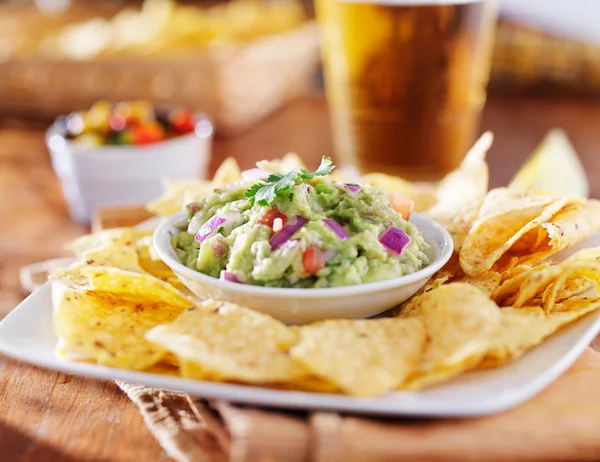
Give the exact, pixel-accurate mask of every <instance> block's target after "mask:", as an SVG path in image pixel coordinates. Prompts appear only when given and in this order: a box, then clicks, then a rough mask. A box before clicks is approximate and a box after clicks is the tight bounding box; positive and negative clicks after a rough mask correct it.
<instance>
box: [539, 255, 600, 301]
mask: <svg viewBox="0 0 600 462" xmlns="http://www.w3.org/2000/svg"><path fill="white" fill-rule="evenodd" d="M559 268H560V270H561V271H560V273H559V274H558V275H557V277H556V280H555V281H554V283H553V284H552V286H551V287H549V288H548V291H547V292H546V293H544V297H543V301H544V309H545V310H546V311H554V310H555V308H556V307H555V305H556V303H557V302H558V301H559V300H560V298H561V295H560V293H561V292H563V291H564V290H565V289H566V288H567V287H568V283H569V281H570V280H573V279H579V278H581V277H584V278H586V279H588V280H589V281H590V282H591V283H593V284H595V286H596V293H600V290H599V289H600V263H597V262H588V261H571V262H565V263H564V264H562V265H560V266H559ZM575 284H576V285H581V284H582V283H581V281H578V282H576V283H575ZM568 290H569V291H571V290H573V288H572V286H571V287H569V289H568Z"/></svg>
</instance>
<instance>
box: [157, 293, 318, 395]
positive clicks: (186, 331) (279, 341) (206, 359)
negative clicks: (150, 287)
mask: <svg viewBox="0 0 600 462" xmlns="http://www.w3.org/2000/svg"><path fill="white" fill-rule="evenodd" d="M146 338H147V339H148V340H150V341H151V342H154V343H155V344H157V345H160V346H161V347H162V348H165V349H167V350H169V351H170V352H171V353H173V354H174V355H176V356H177V357H178V359H179V361H180V362H181V373H182V375H183V376H184V377H188V378H197V379H210V380H219V381H241V382H247V383H277V382H293V381H296V380H298V379H301V378H304V377H306V376H308V372H307V371H306V370H305V369H304V368H303V367H302V366H301V365H300V364H298V363H296V362H295V361H293V360H292V359H291V358H290V356H289V355H288V354H287V353H286V350H287V349H288V348H289V347H290V346H292V344H293V343H294V342H295V340H296V335H295V334H294V333H293V332H292V331H290V330H289V329H288V328H287V327H286V326H285V325H284V324H282V323H280V322H279V321H277V320H275V319H273V318H271V317H270V316H267V315H265V314H262V313H258V312H255V311H251V310H248V309H246V308H242V307H239V306H236V305H234V304H232V303H227V302H218V301H215V300H207V301H206V302H204V303H202V304H200V305H198V306H196V307H192V308H190V309H188V310H186V311H185V312H183V313H182V314H181V316H180V317H178V318H177V320H176V321H175V322H172V323H171V324H165V325H163V326H158V327H156V328H155V329H153V330H151V331H150V332H148V334H147V335H146Z"/></svg>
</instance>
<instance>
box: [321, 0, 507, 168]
mask: <svg viewBox="0 0 600 462" xmlns="http://www.w3.org/2000/svg"><path fill="white" fill-rule="evenodd" d="M315 4H316V11H317V16H318V19H319V23H320V26H321V35H322V49H323V61H324V71H325V81H326V90H327V99H328V102H329V106H330V114H331V120H332V127H333V136H334V146H335V150H336V154H337V158H338V159H339V161H340V163H341V164H342V165H348V166H354V167H357V168H358V169H359V170H360V171H361V172H363V173H364V172H373V171H379V172H387V173H391V174H396V175H399V176H402V177H405V178H408V179H412V180H433V179H438V178H440V177H441V176H443V175H444V174H445V173H447V172H449V171H451V170H453V169H454V168H456V166H457V165H458V164H459V163H460V161H461V160H462V158H463V156H464V154H465V153H466V152H467V150H468V148H469V147H470V146H471V144H472V143H473V142H474V139H475V135H476V131H477V129H478V124H479V117H480V114H481V111H482V109H483V106H484V104H485V98H486V86H487V81H488V76H489V69H490V61H491V50H492V45H493V36H494V31H495V21H496V13H497V4H496V1H495V0H315Z"/></svg>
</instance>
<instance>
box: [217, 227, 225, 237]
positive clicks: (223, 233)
mask: <svg viewBox="0 0 600 462" xmlns="http://www.w3.org/2000/svg"><path fill="white" fill-rule="evenodd" d="M217 234H222V235H223V236H224V235H225V228H223V227H222V226H221V227H220V228H219V229H218V230H217Z"/></svg>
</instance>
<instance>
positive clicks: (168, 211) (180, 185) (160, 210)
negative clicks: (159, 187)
mask: <svg viewBox="0 0 600 462" xmlns="http://www.w3.org/2000/svg"><path fill="white" fill-rule="evenodd" d="M162 183H163V189H164V192H163V195H162V196H161V197H159V198H158V199H156V200H154V201H152V202H149V203H148V204H146V210H148V211H149V212H150V213H153V214H154V215H158V216H161V217H170V216H172V215H174V214H176V213H177V212H180V211H182V210H183V209H184V207H185V204H187V203H188V202H191V200H188V198H187V196H188V195H193V197H195V198H196V199H195V200H197V199H199V198H200V197H204V196H208V195H209V194H212V193H213V191H214V188H215V187H214V185H213V183H212V182H211V181H203V180H172V179H170V178H165V179H164V180H163V181H162Z"/></svg>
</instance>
